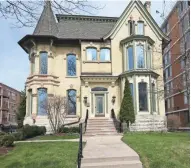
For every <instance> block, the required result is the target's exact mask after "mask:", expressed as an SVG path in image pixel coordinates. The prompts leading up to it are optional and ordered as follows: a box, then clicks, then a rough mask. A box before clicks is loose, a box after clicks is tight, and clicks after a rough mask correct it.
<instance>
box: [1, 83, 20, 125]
mask: <svg viewBox="0 0 191 168" xmlns="http://www.w3.org/2000/svg"><path fill="white" fill-rule="evenodd" d="M20 98H21V93H20V92H19V91H17V90H15V89H13V88H11V87H9V86H7V85H5V84H3V83H0V125H2V126H3V127H10V125H11V126H13V127H15V126H17V120H16V113H17V112H18V107H19V104H20Z"/></svg>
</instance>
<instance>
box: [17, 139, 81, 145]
mask: <svg viewBox="0 0 191 168" xmlns="http://www.w3.org/2000/svg"><path fill="white" fill-rule="evenodd" d="M30 142H34V143H36V142H79V139H56V140H28V141H27V140H26V141H15V142H14V144H17V143H30Z"/></svg>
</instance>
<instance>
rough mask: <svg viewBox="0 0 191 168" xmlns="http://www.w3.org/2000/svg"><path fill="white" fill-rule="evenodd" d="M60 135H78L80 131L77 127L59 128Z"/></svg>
mask: <svg viewBox="0 0 191 168" xmlns="http://www.w3.org/2000/svg"><path fill="white" fill-rule="evenodd" d="M59 132H60V133H79V132H80V129H79V127H64V126H61V127H60V129H59Z"/></svg>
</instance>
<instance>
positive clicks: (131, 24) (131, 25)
mask: <svg viewBox="0 0 191 168" xmlns="http://www.w3.org/2000/svg"><path fill="white" fill-rule="evenodd" d="M134 32H135V21H132V20H129V35H133V34H134Z"/></svg>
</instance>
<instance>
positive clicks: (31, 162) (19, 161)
mask: <svg viewBox="0 0 191 168" xmlns="http://www.w3.org/2000/svg"><path fill="white" fill-rule="evenodd" d="M77 152H78V143H77V142H45V143H19V144H16V146H15V148H14V149H13V150H12V151H11V152H9V153H8V154H7V155H5V156H0V163H1V166H0V167H1V168H53V167H55V168H76V166H77Z"/></svg>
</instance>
